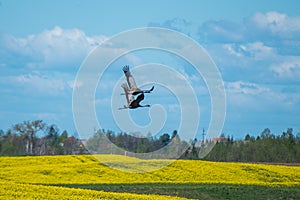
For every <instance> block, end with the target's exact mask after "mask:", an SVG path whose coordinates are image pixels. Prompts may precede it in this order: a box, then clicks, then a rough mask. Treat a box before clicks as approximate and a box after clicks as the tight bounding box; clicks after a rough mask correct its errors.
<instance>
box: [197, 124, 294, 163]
mask: <svg viewBox="0 0 300 200" xmlns="http://www.w3.org/2000/svg"><path fill="white" fill-rule="evenodd" d="M194 156H195V157H196V156H197V155H194ZM204 159H206V160H210V161H224V162H228V161H230V162H275V163H300V134H299V133H298V134H297V135H296V136H295V135H294V134H293V129H292V128H288V129H287V131H284V132H282V134H281V135H279V136H275V135H274V134H272V133H271V131H270V129H268V128H266V129H264V131H263V132H262V133H261V134H260V136H257V137H256V138H255V137H253V136H250V135H249V134H247V135H246V136H245V139H244V140H235V141H234V140H232V139H230V138H228V139H227V141H221V142H217V143H216V144H215V146H214V148H213V149H212V151H210V153H209V154H208V155H207V156H206V157H205V158H204Z"/></svg>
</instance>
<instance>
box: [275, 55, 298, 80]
mask: <svg viewBox="0 0 300 200" xmlns="http://www.w3.org/2000/svg"><path fill="white" fill-rule="evenodd" d="M270 69H271V70H272V71H273V73H275V76H278V77H279V78H280V79H284V80H290V81H300V78H299V77H300V57H290V58H289V59H287V60H286V61H284V62H282V63H280V64H273V65H272V66H271V67H270Z"/></svg>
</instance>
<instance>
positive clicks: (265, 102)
mask: <svg viewBox="0 0 300 200" xmlns="http://www.w3.org/2000/svg"><path fill="white" fill-rule="evenodd" d="M299 10H300V3H299V2H298V1H296V0H294V1H293V0H288V1H275V2H272V3H269V2H262V1H259V0H254V1H247V2H245V1H239V0H231V1H216V0H214V1H212V0H210V1H145V2H141V1H79V0H78V1H76V0H75V1H74V0H72V1H67V0H66V1H29V0H28V1H14V0H9V1H3V0H1V1H0V27H1V28H0V55H1V56H0V94H1V101H0V128H1V129H4V130H7V129H8V128H10V127H11V125H13V124H15V123H19V122H22V121H24V120H34V119H43V120H44V121H45V122H47V123H48V124H51V123H55V124H57V125H58V126H59V127H60V129H62V130H63V129H67V130H68V132H69V133H74V132H76V129H75V126H74V123H73V115H72V89H73V87H74V80H75V76H76V73H77V71H78V69H79V67H80V65H81V63H82V62H83V61H84V59H85V58H86V57H87V56H88V55H89V53H90V52H91V51H92V50H93V49H94V48H95V47H97V45H98V44H101V42H103V41H104V40H105V39H108V38H110V37H112V36H114V35H116V34H119V33H120V32H122V31H126V30H129V29H134V28H140V27H147V26H158V27H163V28H169V29H173V30H176V31H179V32H182V33H184V34H187V35H188V36H190V37H191V38H192V39H194V40H195V41H197V42H199V43H200V44H201V45H202V46H203V47H204V48H205V49H206V50H207V52H208V53H209V55H210V56H211V58H212V59H213V61H214V62H215V64H216V65H217V67H218V69H219V71H220V73H221V76H222V78H223V81H224V87H225V91H226V97H227V103H226V105H227V107H226V108H227V112H226V119H225V124H224V128H223V133H225V134H226V135H232V136H233V137H234V138H243V137H244V136H245V134H246V133H250V134H251V135H259V134H260V133H261V132H262V130H263V129H264V128H267V127H268V128H270V129H271V131H272V132H273V133H275V134H281V132H282V131H285V130H286V129H287V128H289V127H290V128H293V129H294V132H295V133H298V132H300V117H299V113H300V78H299V77H300V11H299ZM132 57H133V58H134V59H135V62H132V63H130V62H129V64H134V63H135V64H136V63H138V64H143V63H147V62H154V61H155V62H157V63H162V64H169V65H174V68H175V69H176V70H178V71H180V72H182V73H183V74H184V75H185V77H186V78H188V79H189V80H190V83H191V84H192V86H193V87H194V88H197V89H196V91H197V94H198V98H199V102H200V103H199V104H200V108H201V111H202V112H203V113H201V116H203V121H201V122H200V124H199V131H201V130H202V128H205V129H206V128H207V126H208V123H209V119H210V114H209V110H210V105H209V102H210V101H209V94H208V92H207V89H206V88H205V84H204V83H203V80H201V77H197V76H196V75H195V74H194V72H193V71H192V70H189V67H188V66H187V65H186V63H182V62H175V61H174V57H170V56H168V55H160V54H157V53H155V52H142V53H135V54H134V55H132ZM136 60H138V61H136ZM175 60H176V59H175ZM124 61H126V59H124ZM122 62H123V60H120V61H117V62H116V63H115V66H117V65H122V64H123V63H122ZM125 64H127V63H125ZM115 68H116V67H113V70H112V71H111V74H110V73H108V74H107V79H105V77H104V81H106V82H105V83H103V84H102V85H101V84H100V85H99V90H101V91H106V92H105V93H103V95H102V94H101V95H100V94H99V95H98V94H96V98H97V100H96V108H97V111H98V117H99V118H102V119H103V121H104V122H103V123H104V125H103V126H104V128H110V129H113V130H115V131H119V130H118V128H117V126H116V124H114V123H113V120H112V116H111V115H108V117H103V113H108V112H109V110H110V109H111V108H110V96H109V91H110V90H111V89H112V87H113V83H114V82H113V81H110V82H109V80H114V79H118V78H119V77H120V76H121V75H122V74H121V73H120V74H118V72H117V70H114V69H115ZM110 76H111V77H110ZM156 92H157V93H156V95H157V96H154V97H153V96H150V97H149V98H148V99H147V103H158V102H159V100H160V99H163V98H166V96H164V94H166V93H168V91H166V90H164V89H163V88H159V87H158V89H157V91H156ZM169 96H170V95H169ZM165 102H166V105H165V106H167V107H168V109H167V111H168V112H171V111H172V109H173V110H174V109H175V110H176V100H175V99H174V98H168V99H166V100H165ZM144 111H145V110H144ZM144 111H141V110H140V111H138V112H139V114H138V116H144V117H142V118H146V119H147V120H146V122H145V121H143V120H140V117H135V115H133V118H134V120H137V121H138V123H140V124H141V125H144V124H145V123H146V124H147V122H148V121H149V119H148V118H149V117H148V116H147V113H146V114H145V112H144ZM135 118H136V119H135ZM139 120H140V121H139ZM178 120H179V119H178V118H173V117H172V115H170V117H169V118H168V121H167V122H166V127H165V129H164V130H163V131H167V132H169V133H171V132H172V131H173V129H176V127H174V128H173V125H174V124H176V123H178Z"/></svg>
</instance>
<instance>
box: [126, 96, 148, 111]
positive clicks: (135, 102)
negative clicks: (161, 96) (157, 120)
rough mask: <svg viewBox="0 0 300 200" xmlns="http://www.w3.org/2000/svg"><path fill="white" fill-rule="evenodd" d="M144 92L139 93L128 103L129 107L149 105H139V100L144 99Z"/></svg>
mask: <svg viewBox="0 0 300 200" xmlns="http://www.w3.org/2000/svg"><path fill="white" fill-rule="evenodd" d="M144 97H145V95H144V93H142V94H140V95H139V96H138V97H137V98H136V99H135V100H133V101H132V102H131V103H130V104H129V108H130V109H135V108H138V107H150V105H141V104H140V102H141V101H143V100H144Z"/></svg>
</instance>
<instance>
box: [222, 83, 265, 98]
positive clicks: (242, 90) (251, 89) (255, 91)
mask: <svg viewBox="0 0 300 200" xmlns="http://www.w3.org/2000/svg"><path fill="white" fill-rule="evenodd" d="M226 91H227V92H228V93H231V94H245V95H261V94H263V93H269V92H270V89H269V88H267V87H263V86H260V85H258V84H255V83H249V82H243V81H236V82H228V83H226Z"/></svg>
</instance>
